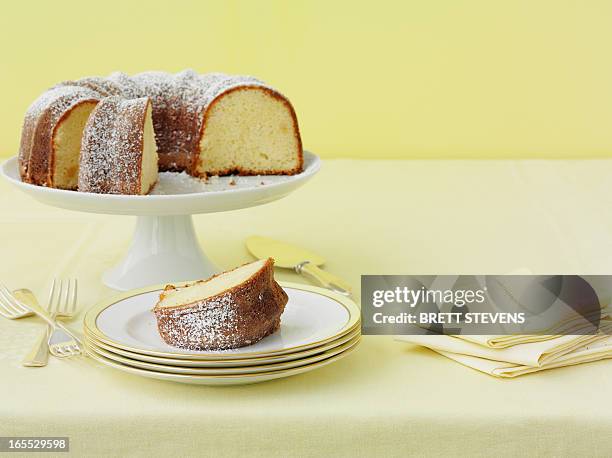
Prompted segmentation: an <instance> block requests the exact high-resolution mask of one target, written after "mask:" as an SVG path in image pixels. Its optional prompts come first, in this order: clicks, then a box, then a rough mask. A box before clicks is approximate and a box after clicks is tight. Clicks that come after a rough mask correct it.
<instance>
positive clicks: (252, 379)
mask: <svg viewBox="0 0 612 458" xmlns="http://www.w3.org/2000/svg"><path fill="white" fill-rule="evenodd" d="M357 347H358V345H354V346H352V347H351V348H349V349H348V350H345V351H343V352H342V353H339V354H337V355H335V356H332V357H330V358H326V359H323V360H321V361H318V362H316V363H312V364H307V365H305V366H299V367H294V368H293V369H285V370H279V371H269V372H258V373H254V374H237V375H186V374H169V373H167V372H160V371H152V370H146V369H138V368H136V367H132V366H128V365H126V364H121V363H119V362H116V361H113V360H111V359H108V358H105V357H104V356H101V355H99V354H97V353H95V352H90V353H89V355H90V357H91V358H92V359H94V360H95V361H97V362H99V363H101V364H104V365H106V366H109V367H112V368H114V369H118V370H120V371H123V372H127V373H130V374H133V375H139V376H141V377H146V378H152V379H157V380H165V381H171V382H178V383H188V384H192V385H247V384H251V383H260V382H267V381H269V380H274V379H279V378H285V377H291V376H293V375H298V374H303V373H305V372H309V371H312V370H315V369H319V368H321V367H324V366H327V365H328V364H331V363H334V362H336V361H338V360H340V359H342V358H344V357H345V356H347V355H349V354H350V353H352V352H353V351H355V349H356V348H357Z"/></svg>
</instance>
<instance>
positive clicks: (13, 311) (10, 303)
mask: <svg viewBox="0 0 612 458" xmlns="http://www.w3.org/2000/svg"><path fill="white" fill-rule="evenodd" d="M0 295H1V296H2V299H4V301H3V305H4V308H5V309H6V310H8V313H9V314H10V315H12V316H16V315H19V314H21V313H23V312H22V309H23V307H17V306H16V304H15V300H14V298H13V297H12V294H11V293H10V292H9V290H8V289H7V288H6V286H4V285H2V284H0Z"/></svg>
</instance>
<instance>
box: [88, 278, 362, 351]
mask: <svg viewBox="0 0 612 458" xmlns="http://www.w3.org/2000/svg"><path fill="white" fill-rule="evenodd" d="M280 284H281V286H282V287H283V289H284V290H285V292H286V293H287V295H288V296H289V301H288V302H287V305H286V306H285V311H284V312H283V315H282V316H281V327H280V329H279V330H278V331H277V332H275V333H274V334H272V335H270V336H267V337H265V338H264V339H262V340H261V341H259V342H257V343H255V344H253V345H250V346H247V347H241V348H236V349H232V350H222V351H206V352H204V351H191V350H184V349H179V348H175V347H171V346H170V345H167V344H166V343H164V342H163V341H162V339H161V337H160V336H159V333H158V331H157V323H156V320H155V316H154V315H153V313H152V312H151V309H152V308H153V307H154V305H155V304H156V302H157V300H158V298H159V294H160V292H161V291H162V289H163V286H162V285H158V286H154V287H149V288H142V289H139V290H134V291H129V292H127V293H123V294H121V295H118V296H116V297H114V298H112V299H110V300H107V301H103V302H102V303H100V304H98V305H97V306H95V307H93V308H92V309H91V310H89V311H88V312H87V314H86V315H85V320H84V326H85V329H86V332H88V333H89V334H91V335H92V336H93V337H95V338H96V339H97V340H99V341H101V342H103V343H105V344H107V345H110V346H112V347H116V348H119V349H122V350H127V351H131V352H134V353H140V354H144V355H149V356H156V357H166V358H176V359H190V360H226V359H247V358H260V357H264V356H266V357H267V356H276V355H284V354H289V353H295V352H298V351H303V350H307V349H310V348H314V347H318V346H321V345H323V344H326V343H329V342H332V341H334V340H336V339H338V338H340V337H342V336H344V335H346V334H348V333H349V332H350V331H351V330H352V329H353V327H354V326H355V325H356V324H357V323H359V319H360V311H359V308H358V307H357V305H356V304H355V303H354V302H353V301H352V300H350V299H348V298H346V297H344V296H341V295H340V294H337V293H334V292H333V291H329V290H326V289H323V288H319V287H316V286H311V285H302V284H298V283H290V282H280Z"/></svg>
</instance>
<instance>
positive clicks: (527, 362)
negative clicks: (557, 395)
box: [396, 335, 607, 367]
mask: <svg viewBox="0 0 612 458" xmlns="http://www.w3.org/2000/svg"><path fill="white" fill-rule="evenodd" d="M602 337H607V336H602V335H598V336H593V335H585V336H561V337H556V338H554V339H549V340H545V341H541V342H533V343H526V344H520V345H514V346H512V347H508V348H500V349H494V348H487V347H485V346H483V345H479V344H476V343H472V342H468V341H466V340H464V339H459V338H457V337H452V336H446V335H410V336H397V337H396V339H397V340H399V341H402V342H409V343H412V344H416V345H421V346H424V347H427V348H431V349H432V350H435V351H437V352H439V353H441V352H444V353H453V354H458V355H467V356H471V357H476V358H482V359H485V360H491V361H496V362H503V363H509V364H514V365H519V366H530V367H541V366H543V365H546V364H549V363H552V362H553V361H555V360H556V359H558V358H559V357H561V356H563V355H565V354H568V353H571V352H572V351H574V350H576V349H577V348H581V347H584V346H585V345H589V344H591V343H593V342H595V341H597V340H598V339H601V338H602Z"/></svg>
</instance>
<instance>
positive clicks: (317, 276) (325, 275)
mask: <svg viewBox="0 0 612 458" xmlns="http://www.w3.org/2000/svg"><path fill="white" fill-rule="evenodd" d="M246 246H247V249H248V250H249V251H250V253H251V254H252V255H253V256H255V257H256V258H259V259H267V258H273V259H274V265H275V266H277V267H283V268H287V269H294V270H295V271H296V272H297V273H298V274H302V275H307V276H309V277H310V278H312V279H314V280H316V281H317V282H318V283H319V284H321V286H323V287H324V288H327V289H331V290H332V291H335V292H337V293H340V294H343V295H345V296H350V295H351V287H350V286H349V284H348V283H347V282H345V281H344V280H342V279H341V278H340V277H337V276H336V275H333V274H330V273H329V272H327V271H325V270H323V269H320V268H319V266H321V265H323V264H324V263H325V259H323V258H322V257H321V256H319V255H318V254H316V253H312V252H311V251H308V250H305V249H304V248H300V247H297V246H294V245H291V244H289V243H285V242H280V241H278V240H274V239H270V238H268V237H261V236H258V235H254V236H251V237H249V238H248V239H247V240H246Z"/></svg>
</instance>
